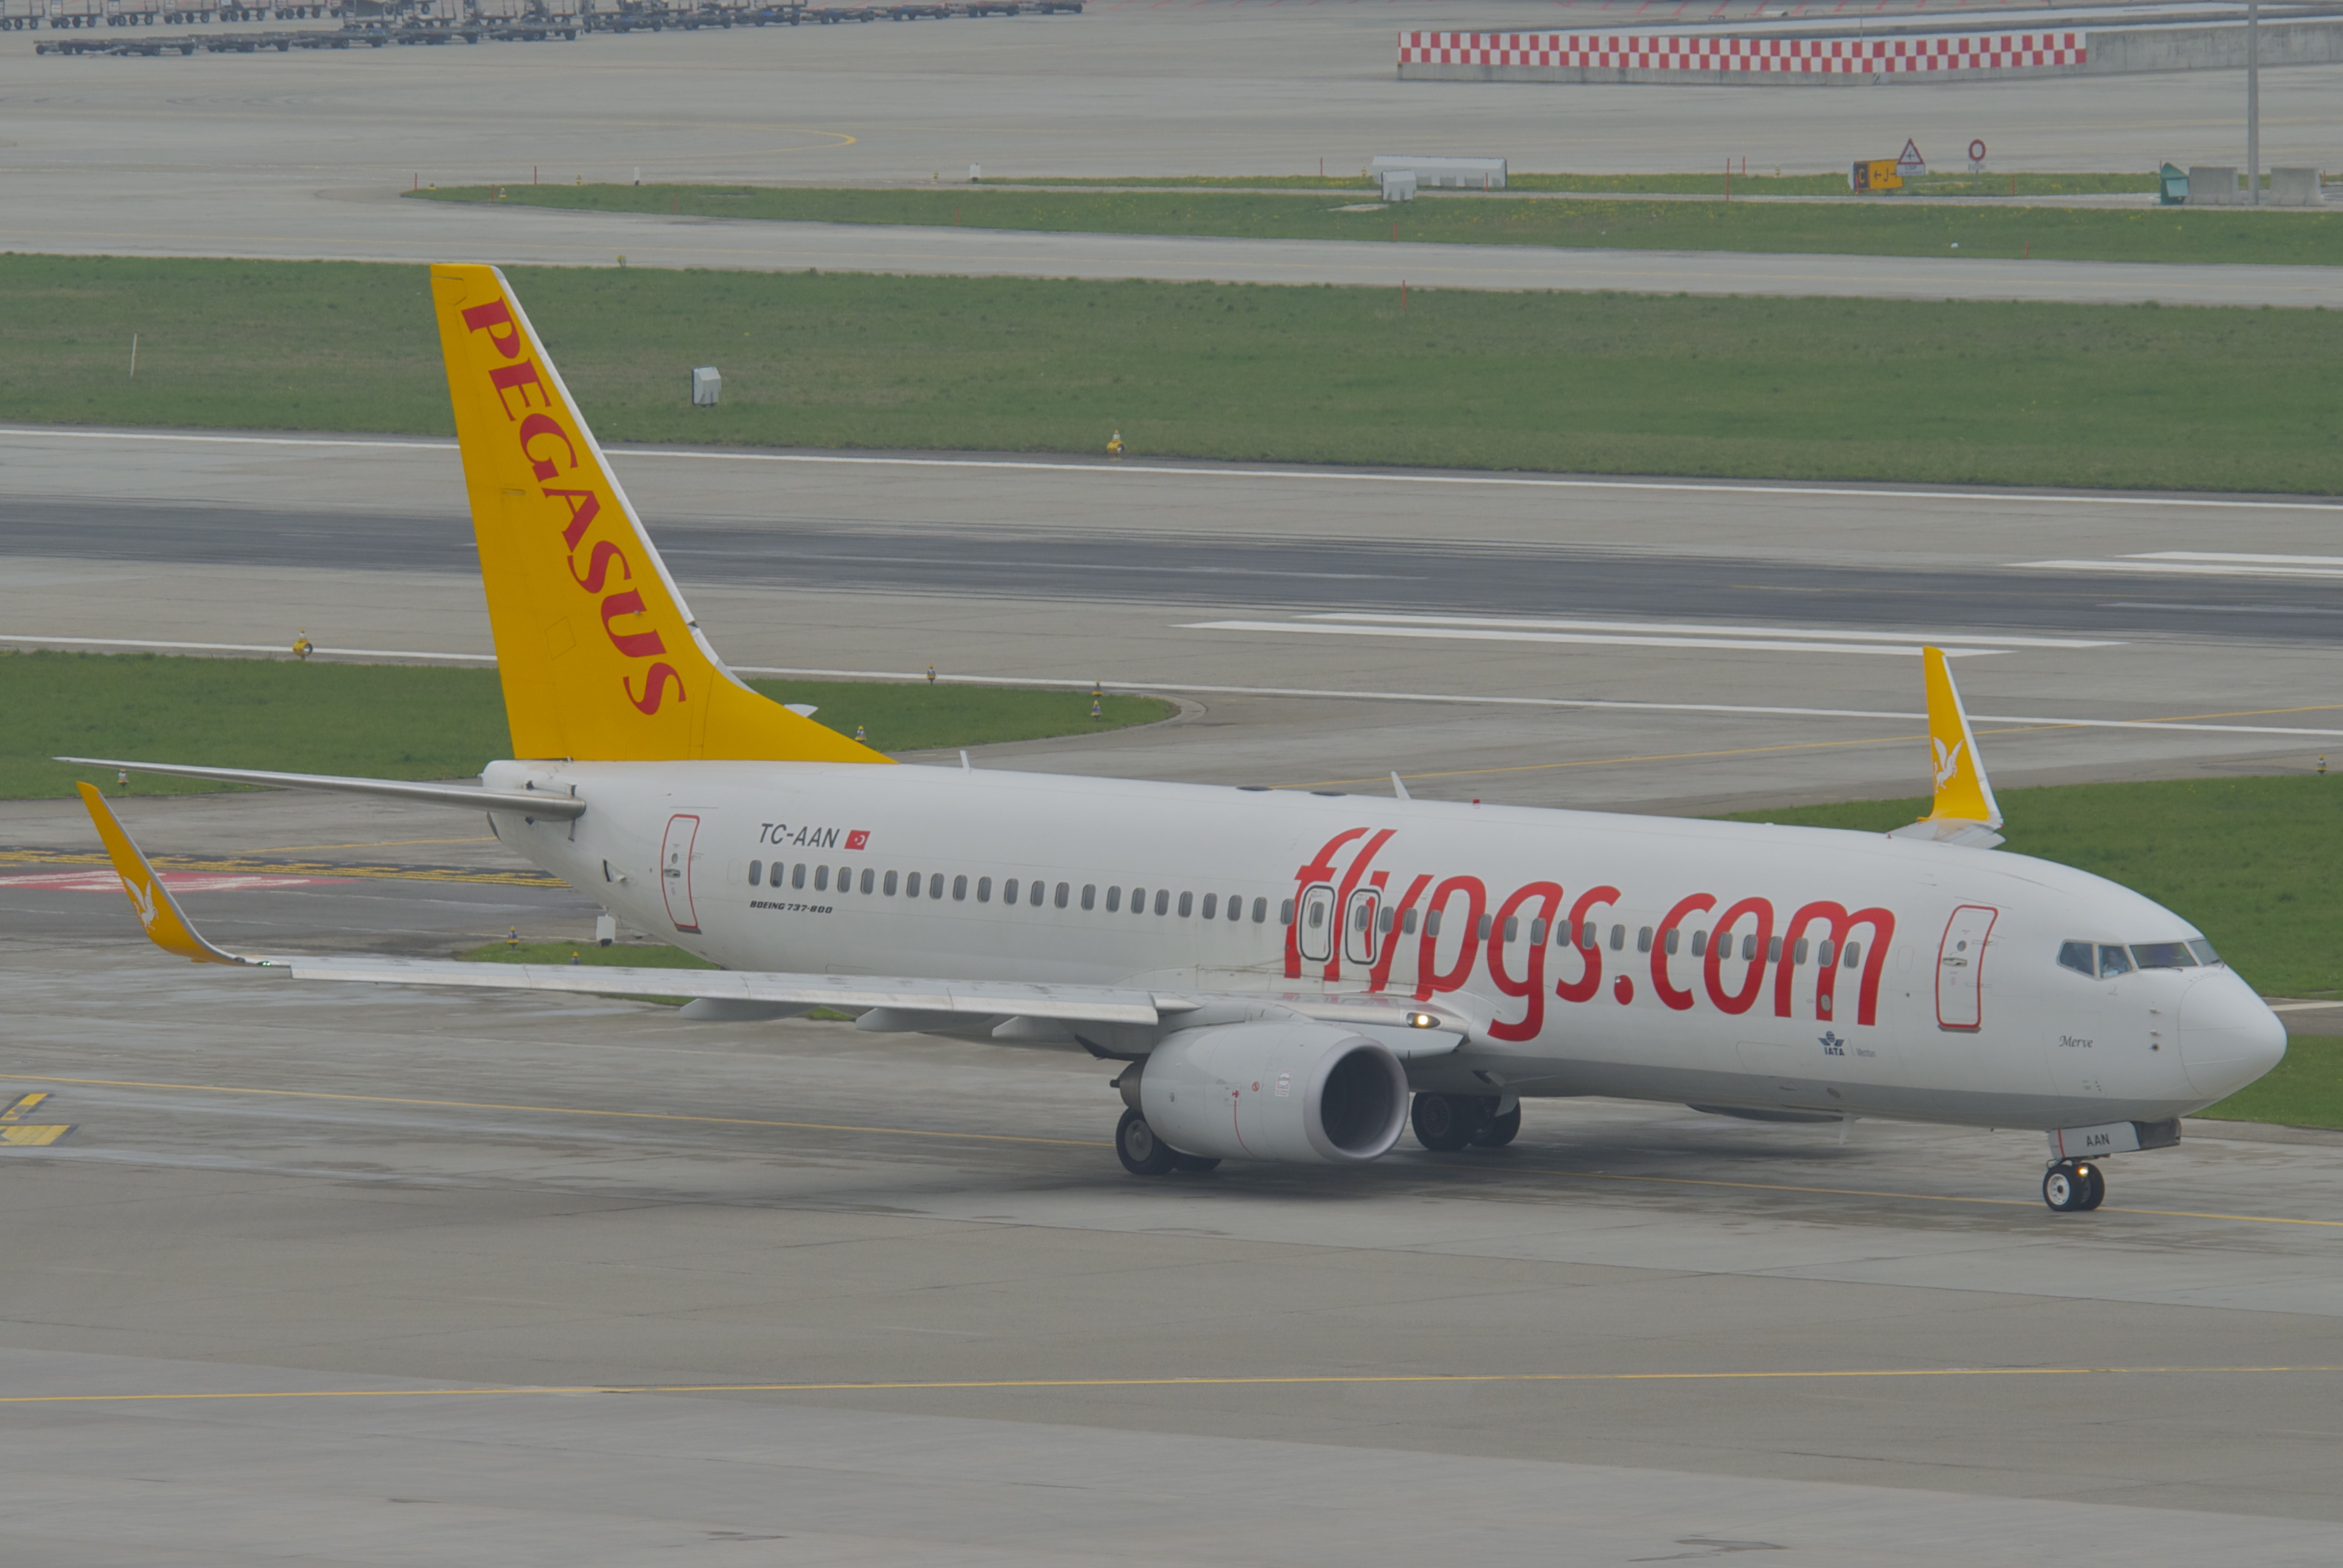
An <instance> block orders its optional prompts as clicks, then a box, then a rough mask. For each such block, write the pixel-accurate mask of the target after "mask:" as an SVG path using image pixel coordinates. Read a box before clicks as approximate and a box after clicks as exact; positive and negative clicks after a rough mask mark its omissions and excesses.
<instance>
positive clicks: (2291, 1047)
mask: <svg viewBox="0 0 2343 1568" xmlns="http://www.w3.org/2000/svg"><path fill="white" fill-rule="evenodd" d="M2197 1115H2199V1116H2210V1117H2214V1118H2217V1120H2219V1121H2276V1122H2281V1123H2283V1124H2284V1125H2286V1126H2288V1127H2343V1038H2338V1037H2337V1036H2334V1035H2318V1034H2298V1035H2295V1036H2292V1037H2291V1038H2289V1039H2288V1040H2287V1042H2286V1060H2284V1061H2281V1062H2279V1063H2278V1066H2277V1067H2275V1068H2273V1069H2272V1070H2270V1072H2269V1073H2268V1076H2267V1077H2264V1078H2260V1079H2258V1080H2256V1081H2254V1082H2252V1083H2249V1084H2247V1086H2246V1087H2245V1088H2243V1089H2241V1090H2239V1091H2237V1093H2235V1094H2232V1095H2231V1096H2229V1098H2228V1099H2227V1100H2224V1101H2221V1102H2220V1103H2219V1104H2217V1105H2211V1106H2207V1108H2206V1109H2204V1110H2202V1111H2198V1112H2197Z"/></svg>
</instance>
